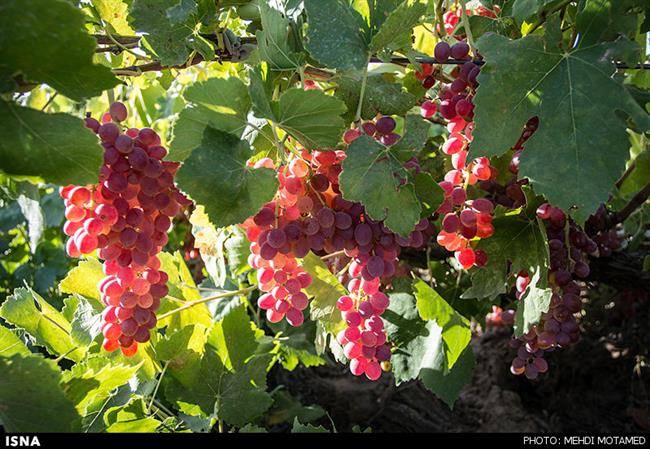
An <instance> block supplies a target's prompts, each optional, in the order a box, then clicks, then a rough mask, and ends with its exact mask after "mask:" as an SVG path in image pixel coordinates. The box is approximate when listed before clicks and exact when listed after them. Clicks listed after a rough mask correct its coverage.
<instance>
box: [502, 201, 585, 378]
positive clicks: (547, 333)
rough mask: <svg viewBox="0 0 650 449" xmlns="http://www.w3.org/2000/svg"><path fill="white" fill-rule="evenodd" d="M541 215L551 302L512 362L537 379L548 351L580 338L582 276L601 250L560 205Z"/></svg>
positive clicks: (516, 370)
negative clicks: (589, 261)
mask: <svg viewBox="0 0 650 449" xmlns="http://www.w3.org/2000/svg"><path fill="white" fill-rule="evenodd" d="M537 216H538V217H539V218H541V219H542V220H543V221H544V222H545V223H546V225H547V226H546V233H547V237H548V246H549V251H550V261H551V265H550V271H549V279H548V281H549V285H550V287H551V288H552V289H553V295H552V296H551V304H550V306H549V309H548V311H547V312H545V313H543V314H542V316H541V318H540V322H539V323H538V324H537V325H535V326H533V327H532V328H531V330H530V331H529V332H528V333H526V334H525V335H524V336H523V337H522V338H520V339H517V340H513V342H512V346H514V347H516V348H517V356H516V357H515V359H514V360H513V361H512V366H511V371H512V373H513V374H517V375H519V374H524V375H525V376H526V377H527V378H529V379H536V378H537V377H538V376H539V374H541V373H545V372H546V371H547V370H548V363H547V362H546V360H545V359H544V355H545V353H546V352H550V351H553V350H554V349H556V348H565V347H567V346H569V345H571V344H573V343H575V342H577V341H578V340H579V338H580V329H579V327H578V323H577V321H576V318H575V316H574V314H576V313H578V312H580V310H581V308H582V299H581V295H582V284H581V283H580V282H579V280H580V279H584V278H586V277H587V276H589V265H588V263H587V255H588V254H594V253H595V252H596V250H597V245H596V243H595V242H594V241H593V240H591V239H590V238H589V237H588V236H587V235H586V234H585V233H584V231H582V230H581V229H580V228H578V226H577V225H576V224H575V223H574V222H573V221H572V220H571V219H570V218H568V217H567V216H566V214H565V213H564V212H563V211H562V210H561V209H559V208H557V207H553V206H551V205H549V204H547V203H545V204H542V205H541V206H540V207H539V208H538V209H537ZM529 283H530V279H529V276H528V274H527V273H525V272H520V273H518V275H517V279H516V282H515V284H516V289H517V297H518V298H519V297H521V295H522V294H523V292H524V291H525V290H526V288H527V287H528V284H529Z"/></svg>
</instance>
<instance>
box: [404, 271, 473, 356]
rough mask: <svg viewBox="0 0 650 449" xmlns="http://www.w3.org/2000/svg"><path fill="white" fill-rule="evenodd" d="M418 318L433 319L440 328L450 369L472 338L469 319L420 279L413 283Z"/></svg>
mask: <svg viewBox="0 0 650 449" xmlns="http://www.w3.org/2000/svg"><path fill="white" fill-rule="evenodd" d="M414 288H415V299H416V307H417V309H418V313H419V314H420V318H422V319H423V320H425V321H430V320H434V321H435V322H436V324H437V325H438V326H440V327H441V328H442V340H443V342H444V343H445V356H446V359H447V368H449V369H451V368H452V367H453V366H454V364H455V363H456V361H457V360H458V358H459V357H460V355H461V354H462V352H463V351H464V350H465V348H466V347H467V345H468V344H469V342H470V340H471V338H472V331H471V330H470V327H469V320H468V319H467V318H465V317H464V316H462V315H461V314H460V313H458V312H456V311H455V310H454V308H453V307H451V306H450V305H449V303H448V302H447V301H445V300H444V298H443V297H442V296H440V294H438V292H436V291H435V290H434V289H433V288H431V287H430V286H429V285H427V284H426V283H425V282H424V281H422V280H417V281H416V282H415V284H414Z"/></svg>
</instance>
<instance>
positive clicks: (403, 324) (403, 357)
mask: <svg viewBox="0 0 650 449" xmlns="http://www.w3.org/2000/svg"><path fill="white" fill-rule="evenodd" d="M417 288H418V290H419V292H418V295H419V296H420V299H418V301H417V302H419V303H420V306H419V307H418V306H417V303H416V299H415V298H414V297H413V296H412V295H410V294H408V293H394V294H391V295H390V306H389V308H388V310H387V311H386V312H384V315H383V318H384V322H385V323H386V331H387V333H388V338H389V339H390V340H391V341H392V342H393V343H394V344H395V346H396V348H395V350H394V351H393V355H392V357H391V364H392V367H393V368H392V371H393V375H394V376H395V381H396V382H397V384H398V385H399V384H401V383H403V382H406V381H409V380H411V379H415V378H418V379H420V380H421V381H422V382H423V383H424V385H425V386H426V387H427V388H428V389H429V390H431V391H432V392H433V393H434V394H436V395H437V396H438V397H440V398H441V399H442V400H443V401H445V403H447V405H449V406H450V407H452V406H453V404H454V402H455V400H456V399H457V398H458V395H459V393H460V390H461V389H462V387H463V386H464V385H465V384H466V383H468V382H469V381H470V380H471V375H472V370H473V367H474V353H473V352H472V348H471V346H469V345H466V346H463V348H462V349H460V353H459V355H458V356H457V358H456V361H455V363H454V365H453V367H451V368H449V365H448V361H447V355H446V354H447V353H448V352H449V349H448V348H447V347H446V346H447V343H446V340H449V341H451V340H453V339H451V340H450V338H449V335H447V336H446V337H445V335H444V334H449V333H450V332H452V333H453V332H454V331H453V330H452V327H451V326H450V322H447V324H446V327H447V330H443V328H441V327H440V326H439V325H438V323H436V322H435V321H423V320H422V318H421V317H420V315H423V316H426V317H434V316H437V315H438V316H441V320H442V321H444V319H445V316H446V317H449V316H450V315H449V314H448V309H447V308H448V307H449V306H448V305H445V304H446V303H445V304H442V303H441V302H440V301H441V298H440V299H437V298H436V294H435V292H433V294H432V293H431V292H430V291H428V290H429V289H428V287H426V285H424V287H423V286H417ZM431 291H433V290H431ZM442 301H444V300H442ZM454 313H455V312H454ZM451 316H453V313H452V314H451ZM465 322H466V320H465ZM462 327H464V325H462ZM462 332H463V333H464V332H465V331H462Z"/></svg>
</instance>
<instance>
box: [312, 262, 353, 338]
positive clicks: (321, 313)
mask: <svg viewBox="0 0 650 449" xmlns="http://www.w3.org/2000/svg"><path fill="white" fill-rule="evenodd" d="M302 267H303V268H304V269H305V271H307V273H309V274H310V275H311V278H312V283H311V285H309V287H307V288H306V289H305V291H306V292H307V294H308V295H309V296H311V297H313V299H312V300H311V304H310V308H309V310H310V317H311V319H312V320H313V321H319V322H321V323H322V324H323V325H324V326H325V329H326V330H327V331H328V332H329V333H332V334H335V333H336V332H338V331H339V330H340V329H341V328H342V326H343V318H342V317H341V312H340V311H339V309H338V308H337V307H336V302H337V301H338V300H339V298H340V297H341V296H343V295H345V294H346V293H347V291H346V290H345V287H343V285H341V283H340V282H339V280H338V279H337V278H336V276H334V274H332V272H331V271H330V270H329V268H327V265H325V263H324V262H323V261H322V260H321V258H320V257H318V256H317V255H315V254H313V253H311V252H310V253H309V254H307V256H306V257H305V258H304V259H303V260H302Z"/></svg>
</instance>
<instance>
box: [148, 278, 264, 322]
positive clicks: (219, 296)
mask: <svg viewBox="0 0 650 449" xmlns="http://www.w3.org/2000/svg"><path fill="white" fill-rule="evenodd" d="M255 288H256V287H255V286H250V287H246V288H242V289H239V290H234V291H230V292H224V293H219V294H217V295H212V296H207V297H205V298H201V299H197V300H196V301H190V302H187V303H185V304H184V305H182V306H181V307H179V308H177V309H174V310H170V311H169V312H167V313H163V314H162V315H160V316H159V317H158V320H159V321H162V320H164V319H165V318H169V317H170V316H172V315H174V314H176V313H178V312H182V311H183V310H187V309H190V308H192V307H194V306H197V305H199V304H204V303H206V302H210V301H215V300H217V299H222V298H228V297H230V296H237V295H243V294H245V293H248V292H251V291H253V290H255Z"/></svg>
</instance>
